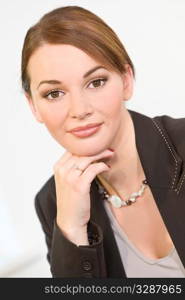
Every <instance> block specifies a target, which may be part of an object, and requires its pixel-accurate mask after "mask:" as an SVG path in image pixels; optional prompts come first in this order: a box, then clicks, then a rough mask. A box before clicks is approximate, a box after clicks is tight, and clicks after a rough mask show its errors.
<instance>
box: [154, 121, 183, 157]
mask: <svg viewBox="0 0 185 300" xmlns="http://www.w3.org/2000/svg"><path fill="white" fill-rule="evenodd" d="M152 121H153V123H154V124H155V126H156V127H157V129H158V130H159V131H161V134H162V133H164V134H165V135H166V136H167V137H168V139H169V140H170V141H171V143H172V144H173V146H174V147H175V148H176V150H177V152H178V153H179V154H180V155H181V157H182V158H183V159H184V160H185V138H184V137H185V118H175V117H172V116H169V115H161V116H155V117H153V118H152Z"/></svg>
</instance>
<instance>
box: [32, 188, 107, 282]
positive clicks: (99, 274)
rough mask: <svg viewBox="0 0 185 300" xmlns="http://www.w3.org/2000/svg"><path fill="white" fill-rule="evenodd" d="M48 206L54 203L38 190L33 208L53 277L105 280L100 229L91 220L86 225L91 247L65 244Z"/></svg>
mask: <svg viewBox="0 0 185 300" xmlns="http://www.w3.org/2000/svg"><path fill="white" fill-rule="evenodd" d="M51 203H53V199H52V197H51V196H50V193H48V192H47V193H46V191H42V190H41V191H40V192H39V193H38V194H37V195H36V197H35V208H36V212H37V215H38V218H39V220H40V223H41V226H42V230H43V232H44V234H45V240H46V244H47V248H48V253H47V260H48V262H49V263H50V269H51V273H52V276H53V277H63V278H71V277H73V278H87V277H94V278H105V277H106V266H105V258H104V249H103V234H102V230H101V228H100V226H98V225H97V224H96V223H94V222H92V221H91V220H90V221H89V223H88V238H89V243H90V245H88V246H83V245H81V246H77V245H75V244H74V243H72V242H71V241H70V240H68V239H67V238H66V237H65V236H64V235H63V233H62V231H61V230H60V228H59V227H58V226H57V223H56V213H55V212H53V211H54V209H53V205H51ZM53 204H54V203H53ZM55 206H56V205H55ZM55 210H56V208H55Z"/></svg>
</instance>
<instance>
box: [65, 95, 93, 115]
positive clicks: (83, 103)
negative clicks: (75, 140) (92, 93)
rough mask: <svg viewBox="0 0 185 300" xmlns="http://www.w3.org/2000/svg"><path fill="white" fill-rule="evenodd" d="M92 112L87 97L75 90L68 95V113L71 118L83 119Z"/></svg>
mask: <svg viewBox="0 0 185 300" xmlns="http://www.w3.org/2000/svg"><path fill="white" fill-rule="evenodd" d="M92 112H93V109H92V106H91V104H90V103H89V101H88V98H87V97H84V95H82V93H79V92H75V93H73V94H71V96H70V104H69V115H70V117H71V118H76V119H84V118H86V117H87V116H89V115H91V114H92Z"/></svg>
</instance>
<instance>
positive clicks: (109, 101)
mask: <svg viewBox="0 0 185 300" xmlns="http://www.w3.org/2000/svg"><path fill="white" fill-rule="evenodd" d="M122 102H123V94H122V91H121V90H120V89H118V88H116V87H115V88H111V89H107V90H105V92H104V93H103V94H102V95H101V99H99V101H98V106H99V109H100V110H101V111H102V112H104V113H105V114H106V115H107V116H108V117H111V116H112V117H113V116H115V115H117V114H118V113H119V112H120V113H121V107H122Z"/></svg>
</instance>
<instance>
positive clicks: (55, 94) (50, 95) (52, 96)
mask: <svg viewBox="0 0 185 300" xmlns="http://www.w3.org/2000/svg"><path fill="white" fill-rule="evenodd" d="M63 95H64V92H62V91H58V90H54V91H51V92H49V93H47V95H45V98H47V99H49V100H53V99H55V100H57V99H58V98H59V97H61V96H63Z"/></svg>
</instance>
